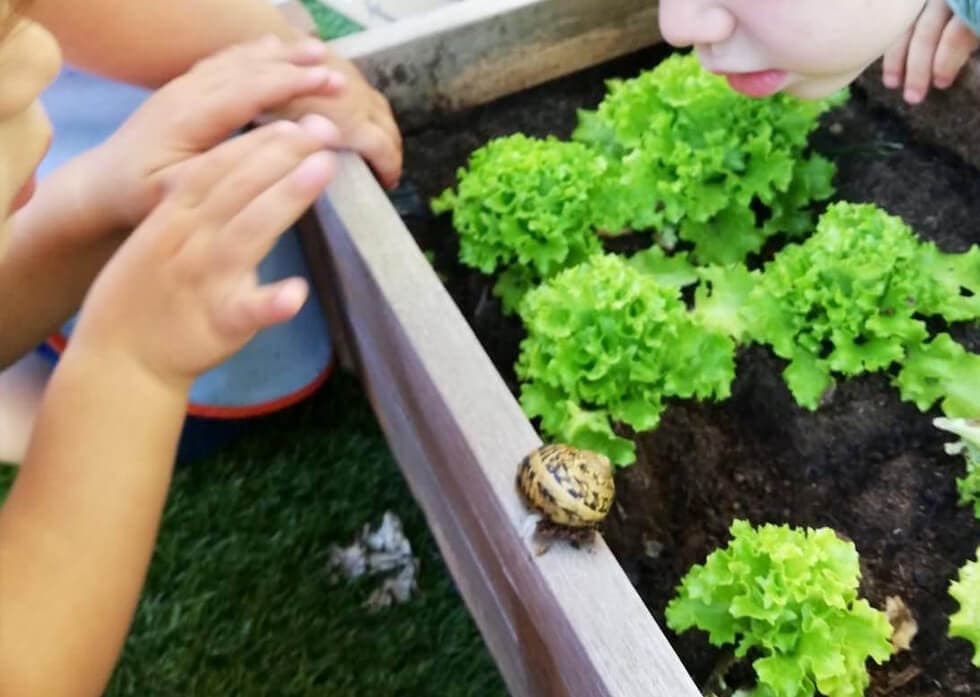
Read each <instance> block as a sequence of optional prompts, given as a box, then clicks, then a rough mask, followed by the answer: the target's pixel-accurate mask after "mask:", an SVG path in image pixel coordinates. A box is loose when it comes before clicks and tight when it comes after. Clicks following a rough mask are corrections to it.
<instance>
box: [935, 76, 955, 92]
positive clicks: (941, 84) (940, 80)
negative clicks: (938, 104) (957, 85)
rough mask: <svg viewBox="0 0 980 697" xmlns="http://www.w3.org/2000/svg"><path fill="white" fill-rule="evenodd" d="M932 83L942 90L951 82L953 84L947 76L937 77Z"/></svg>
mask: <svg viewBox="0 0 980 697" xmlns="http://www.w3.org/2000/svg"><path fill="white" fill-rule="evenodd" d="M932 84H934V85H935V86H936V89H938V90H944V89H946V88H947V87H949V86H950V85H951V84H953V81H952V80H950V79H949V78H947V77H937V78H936V79H935V80H934V81H933V83H932Z"/></svg>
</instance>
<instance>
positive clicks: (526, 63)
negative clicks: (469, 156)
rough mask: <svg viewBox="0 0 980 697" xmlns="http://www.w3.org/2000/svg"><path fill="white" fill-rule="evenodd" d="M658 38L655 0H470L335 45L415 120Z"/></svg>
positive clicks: (402, 116)
mask: <svg viewBox="0 0 980 697" xmlns="http://www.w3.org/2000/svg"><path fill="white" fill-rule="evenodd" d="M659 40H660V35H659V32H658V30H657V2H655V0H603V1H602V2H595V1H594V0H466V1H465V2H457V3H453V4H451V5H449V6H447V7H445V8H443V9H440V10H436V11H432V12H428V13H425V14H424V15H421V16H418V17H412V18H408V19H404V20H400V21H398V22H395V23H392V24H388V25H382V26H378V27H374V28H371V29H369V30H368V31H364V32H360V33H357V34H353V35H351V36H348V37H344V38H342V39H338V40H336V41H334V42H333V45H334V46H335V47H336V48H337V49H338V50H339V51H340V52H341V53H343V54H344V55H346V56H347V57H349V58H351V59H352V60H353V61H354V62H355V63H356V64H357V65H358V67H359V68H360V69H361V70H362V71H363V72H364V73H365V75H366V76H367V78H368V80H370V81H371V83H372V84H374V85H375V86H376V87H377V88H378V89H379V90H381V91H382V92H383V93H384V94H385V96H387V97H388V99H389V101H390V102H391V104H392V106H393V108H394V110H395V112H396V114H397V116H398V119H399V123H400V124H401V125H402V127H414V126H416V125H418V124H419V123H422V122H424V121H425V120H427V119H428V118H430V117H431V116H432V114H433V113H438V112H448V111H457V110H459V109H464V108H466V107H471V106H475V105H477V104H482V103H484V102H488V101H491V100H493V99H496V98H497V97H500V96H502V95H505V94H511V93H513V92H517V91H519V90H522V89H525V88H527V87H531V86H533V85H538V84H540V83H542V82H545V81H547V80H551V79H553V78H556V77H560V76H562V75H566V74H568V73H571V72H574V71H576V70H580V69H582V68H586V67H588V66H591V65H595V64H597V63H601V62H603V61H606V60H609V59H612V58H615V57H617V56H621V55H624V54H626V53H629V52H632V51H636V50H639V49H640V48H644V47H646V46H650V45H652V44H654V43H657V42H658V41H659Z"/></svg>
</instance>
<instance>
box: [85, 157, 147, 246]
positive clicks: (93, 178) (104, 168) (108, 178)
mask: <svg viewBox="0 0 980 697" xmlns="http://www.w3.org/2000/svg"><path fill="white" fill-rule="evenodd" d="M76 162H77V164H78V166H79V167H80V171H81V172H83V175H84V176H82V177H80V185H79V191H78V200H77V202H76V205H77V207H78V209H79V210H80V211H84V213H83V215H85V217H86V219H97V220H98V225H99V227H100V228H101V229H103V230H105V232H106V233H107V234H110V233H116V232H129V231H130V230H132V229H133V228H134V227H136V225H137V224H138V222H139V221H133V220H131V219H130V217H131V216H129V215H128V211H127V210H126V203H127V202H128V198H129V197H128V195H127V189H126V187H125V186H122V185H121V182H119V181H118V175H119V172H120V171H121V169H122V168H121V167H120V164H119V163H118V162H114V161H113V159H112V157H111V156H110V155H109V153H108V150H107V147H106V144H102V145H99V146H97V147H95V148H93V149H92V150H88V151H86V152H84V153H82V154H81V155H79V156H78V158H76Z"/></svg>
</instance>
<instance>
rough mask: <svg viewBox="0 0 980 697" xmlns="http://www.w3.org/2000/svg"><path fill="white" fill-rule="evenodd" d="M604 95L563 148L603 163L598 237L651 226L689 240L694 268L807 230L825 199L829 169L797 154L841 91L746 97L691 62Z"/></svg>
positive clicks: (673, 60)
mask: <svg viewBox="0 0 980 697" xmlns="http://www.w3.org/2000/svg"><path fill="white" fill-rule="evenodd" d="M608 88H609V89H608V94H607V96H606V97H605V99H604V100H603V101H602V103H601V104H600V105H599V107H598V109H596V110H595V111H585V110H581V111H580V112H579V126H578V128H577V129H576V131H575V133H574V134H573V139H574V140H576V141H578V142H582V143H587V144H588V145H590V146H591V147H593V148H595V149H596V150H598V151H599V152H601V153H603V154H604V155H606V157H607V158H608V160H609V162H610V163H612V165H611V167H610V171H609V173H608V174H607V175H606V176H605V177H604V179H603V185H602V186H601V187H600V189H599V190H598V192H597V204H596V211H597V213H596V215H597V216H598V224H599V226H600V227H601V228H603V229H605V230H607V231H609V232H617V231H622V230H629V229H632V230H646V229H654V230H657V231H659V232H660V233H661V235H662V236H663V237H664V239H666V240H670V239H671V238H672V237H674V236H677V237H680V238H681V239H684V240H688V241H690V242H692V243H693V244H694V254H695V257H696V259H697V261H699V262H700V263H728V262H736V261H742V260H744V259H745V256H746V255H747V254H748V253H750V252H755V251H758V250H759V249H760V248H761V246H762V244H763V242H764V241H765V239H766V238H767V237H769V236H770V235H773V234H775V233H778V232H785V233H789V234H802V233H807V232H809V231H810V230H811V229H812V222H813V221H812V216H811V213H810V212H809V211H808V208H807V207H808V206H809V205H810V204H811V203H812V202H813V201H818V200H823V199H826V198H828V197H829V196H830V195H831V194H832V193H833V187H832V185H831V181H832V178H833V175H834V172H835V168H834V165H833V164H831V163H830V162H829V161H827V160H826V159H824V158H822V157H820V156H819V155H808V154H807V153H806V147H807V137H808V135H809V133H810V132H811V131H812V130H814V129H815V128H816V126H817V118H818V116H819V115H820V114H821V112H823V111H825V110H826V109H827V108H828V107H830V106H831V105H832V104H834V103H837V102H839V101H841V100H842V98H843V97H844V96H845V95H844V94H843V93H842V94H841V95H838V96H837V97H835V98H834V99H831V100H825V101H817V102H811V101H802V100H797V99H795V98H793V97H789V96H786V95H776V96H774V97H771V98H769V99H752V98H749V97H746V96H744V95H741V94H738V93H737V92H734V91H733V90H731V89H730V88H729V87H728V85H727V84H726V83H725V80H724V79H723V78H721V77H719V76H717V75H712V74H711V73H709V72H707V71H705V70H704V69H703V68H701V66H700V65H699V64H698V61H697V58H696V57H694V56H693V55H687V56H681V55H675V56H672V57H670V58H668V59H667V60H665V61H663V62H662V63H660V65H658V66H657V67H656V68H654V69H653V70H650V71H647V72H645V73H642V74H641V75H639V76H638V77H636V78H633V79H630V80H611V81H610V82H609V83H608ZM759 204H762V205H763V206H764V207H765V209H766V214H767V215H766V217H764V219H763V220H757V215H756V210H755V209H756V208H757V207H758V205H759Z"/></svg>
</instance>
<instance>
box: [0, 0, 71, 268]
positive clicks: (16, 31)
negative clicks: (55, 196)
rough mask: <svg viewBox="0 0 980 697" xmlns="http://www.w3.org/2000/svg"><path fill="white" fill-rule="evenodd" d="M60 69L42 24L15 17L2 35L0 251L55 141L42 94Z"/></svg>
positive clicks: (56, 51)
mask: <svg viewBox="0 0 980 697" xmlns="http://www.w3.org/2000/svg"><path fill="white" fill-rule="evenodd" d="M0 7H2V3H0ZM60 68H61V51H60V49H59V48H58V43H57V42H56V41H55V39H54V37H53V36H51V34H49V33H48V32H47V30H45V29H43V28H42V27H41V26H40V25H38V24H36V23H34V22H32V21H30V20H27V19H17V20H16V21H15V24H13V26H12V27H11V29H10V31H9V32H7V33H6V34H4V35H2V37H0V254H2V252H3V249H4V247H5V245H6V241H7V237H8V236H9V230H10V216H11V214H12V213H13V212H14V211H16V210H17V209H18V208H20V207H22V206H23V205H24V204H26V203H27V201H28V200H29V199H30V197H31V194H32V193H33V191H34V172H35V171H36V169H37V166H38V164H40V162H41V159H42V158H43V157H44V155H45V153H46V152H47V149H48V145H49V144H50V142H51V124H50V123H49V122H48V118H47V115H46V114H45V113H44V109H43V108H42V107H41V104H40V102H39V101H38V97H40V95H41V92H42V91H44V88H46V87H47V86H48V85H49V84H51V81H52V80H53V79H54V78H55V76H57V74H58V70H59V69H60Z"/></svg>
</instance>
